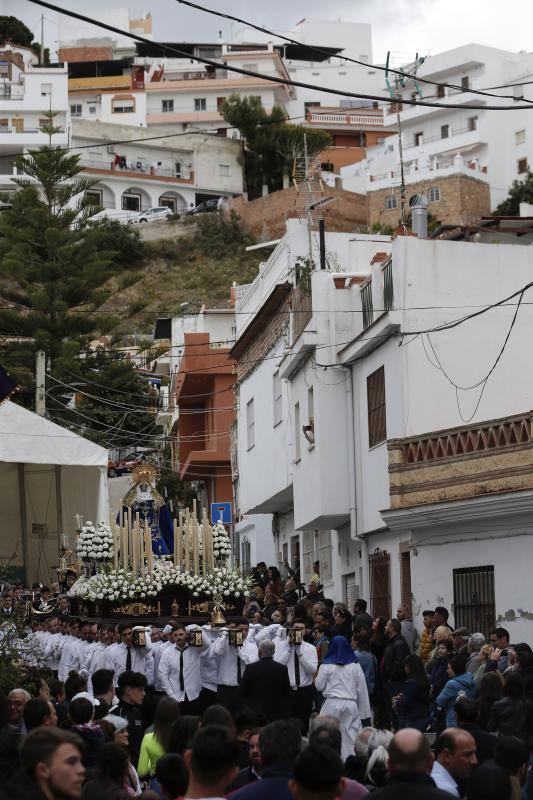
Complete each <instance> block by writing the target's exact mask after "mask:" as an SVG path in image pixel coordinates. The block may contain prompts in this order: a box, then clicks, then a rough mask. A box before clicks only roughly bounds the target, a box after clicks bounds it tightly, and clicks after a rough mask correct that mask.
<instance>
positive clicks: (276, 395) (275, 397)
mask: <svg viewBox="0 0 533 800" xmlns="http://www.w3.org/2000/svg"><path fill="white" fill-rule="evenodd" d="M272 408H273V419H274V427H276V425H279V423H280V422H281V421H282V419H283V386H282V383H281V378H280V377H279V370H276V372H275V373H274V374H273V376H272Z"/></svg>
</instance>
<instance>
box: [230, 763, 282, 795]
mask: <svg viewBox="0 0 533 800" xmlns="http://www.w3.org/2000/svg"><path fill="white" fill-rule="evenodd" d="M290 778H292V769H291V768H290V767H284V766H282V765H278V766H276V767H267V768H266V769H265V771H264V772H263V777H262V779H261V780H260V781H256V783H251V784H250V785H249V786H245V787H244V788H243V789H239V790H238V791H236V792H234V793H233V794H232V795H231V798H232V800H272V798H273V797H275V798H276V800H293V797H292V794H291V790H290V789H289V780H290Z"/></svg>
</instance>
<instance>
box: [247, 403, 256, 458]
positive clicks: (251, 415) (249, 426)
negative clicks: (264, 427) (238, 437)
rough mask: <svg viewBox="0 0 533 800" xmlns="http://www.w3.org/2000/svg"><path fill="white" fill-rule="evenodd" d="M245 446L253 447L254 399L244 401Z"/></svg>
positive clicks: (249, 448)
mask: <svg viewBox="0 0 533 800" xmlns="http://www.w3.org/2000/svg"><path fill="white" fill-rule="evenodd" d="M246 447H247V449H248V450H251V449H252V447H255V420H254V399H253V397H252V399H251V400H248V402H247V403H246Z"/></svg>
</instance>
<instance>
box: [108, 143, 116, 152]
mask: <svg viewBox="0 0 533 800" xmlns="http://www.w3.org/2000/svg"><path fill="white" fill-rule="evenodd" d="M107 152H108V153H115V152H116V147H115V145H114V144H108V145H107Z"/></svg>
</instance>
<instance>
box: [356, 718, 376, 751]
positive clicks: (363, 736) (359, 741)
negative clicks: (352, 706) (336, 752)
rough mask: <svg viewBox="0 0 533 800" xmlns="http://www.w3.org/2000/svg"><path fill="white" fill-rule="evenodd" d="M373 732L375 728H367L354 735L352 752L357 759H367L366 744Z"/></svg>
mask: <svg viewBox="0 0 533 800" xmlns="http://www.w3.org/2000/svg"><path fill="white" fill-rule="evenodd" d="M374 731H375V728H372V727H371V726H367V727H366V728H361V730H360V731H358V732H357V733H356V735H355V742H354V751H355V754H356V755H357V756H359V758H368V742H369V740H370V737H371V736H372V734H373V733H374Z"/></svg>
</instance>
